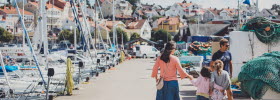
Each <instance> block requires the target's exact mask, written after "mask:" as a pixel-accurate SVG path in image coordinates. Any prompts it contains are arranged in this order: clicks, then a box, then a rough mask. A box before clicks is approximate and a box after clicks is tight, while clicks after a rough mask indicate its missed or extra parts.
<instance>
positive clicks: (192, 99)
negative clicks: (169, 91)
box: [182, 97, 196, 100]
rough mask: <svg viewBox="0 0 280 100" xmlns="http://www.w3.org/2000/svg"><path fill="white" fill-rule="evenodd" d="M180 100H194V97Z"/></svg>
mask: <svg viewBox="0 0 280 100" xmlns="http://www.w3.org/2000/svg"><path fill="white" fill-rule="evenodd" d="M182 100H196V97H182Z"/></svg>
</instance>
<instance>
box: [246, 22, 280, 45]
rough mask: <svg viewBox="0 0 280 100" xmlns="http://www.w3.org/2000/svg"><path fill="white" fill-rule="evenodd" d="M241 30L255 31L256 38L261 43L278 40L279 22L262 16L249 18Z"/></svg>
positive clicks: (279, 35) (279, 33)
mask: <svg viewBox="0 0 280 100" xmlns="http://www.w3.org/2000/svg"><path fill="white" fill-rule="evenodd" d="M241 31H252V32H255V34H256V36H257V38H258V39H259V40H260V41H261V42H263V43H272V42H278V41H279V40H280V24H277V23H274V22H271V21H270V20H269V19H267V18H264V17H256V18H253V19H251V20H249V21H248V22H247V23H246V24H245V25H244V26H243V28H242V29H241Z"/></svg>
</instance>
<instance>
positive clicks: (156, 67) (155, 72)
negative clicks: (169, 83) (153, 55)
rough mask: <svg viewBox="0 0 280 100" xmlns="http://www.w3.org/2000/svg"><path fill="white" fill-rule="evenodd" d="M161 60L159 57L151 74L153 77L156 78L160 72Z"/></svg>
mask: <svg viewBox="0 0 280 100" xmlns="http://www.w3.org/2000/svg"><path fill="white" fill-rule="evenodd" d="M159 61H160V58H159V57H158V58H157V60H156V63H155V65H154V67H153V71H152V75H151V77H153V78H156V79H157V74H158V68H159Z"/></svg>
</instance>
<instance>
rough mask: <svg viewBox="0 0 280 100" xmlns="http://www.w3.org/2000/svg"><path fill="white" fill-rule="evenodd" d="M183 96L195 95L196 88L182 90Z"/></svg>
mask: <svg viewBox="0 0 280 100" xmlns="http://www.w3.org/2000/svg"><path fill="white" fill-rule="evenodd" d="M180 95H181V96H195V95H196V90H189V91H180Z"/></svg>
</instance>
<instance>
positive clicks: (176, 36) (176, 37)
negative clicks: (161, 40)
mask: <svg viewBox="0 0 280 100" xmlns="http://www.w3.org/2000/svg"><path fill="white" fill-rule="evenodd" d="M180 35H181V34H180V31H179V32H178V33H177V34H176V35H175V36H174V38H173V41H175V42H178V41H179V40H180Z"/></svg>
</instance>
